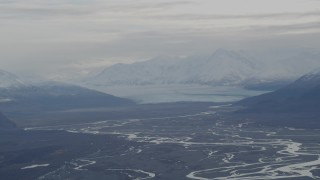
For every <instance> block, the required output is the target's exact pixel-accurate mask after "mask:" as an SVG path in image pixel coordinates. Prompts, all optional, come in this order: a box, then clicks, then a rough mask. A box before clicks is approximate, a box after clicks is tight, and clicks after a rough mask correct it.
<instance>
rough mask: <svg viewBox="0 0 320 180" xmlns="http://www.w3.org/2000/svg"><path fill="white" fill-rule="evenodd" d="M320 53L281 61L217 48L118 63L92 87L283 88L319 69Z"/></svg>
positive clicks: (92, 81) (91, 80)
mask: <svg viewBox="0 0 320 180" xmlns="http://www.w3.org/2000/svg"><path fill="white" fill-rule="evenodd" d="M319 59H320V54H319V53H314V52H301V53H295V54H293V55H291V56H286V57H281V59H278V60H276V61H275V60H274V59H260V58H257V57H256V56H253V55H250V54H249V53H246V52H244V51H230V50H224V49H218V50H216V51H215V52H214V53H213V54H211V55H209V56H206V55H195V56H188V57H173V56H161V57H157V58H153V59H151V60H148V61H144V62H137V63H133V64H115V65H113V66H110V67H107V68H106V69H104V70H103V71H102V72H101V73H98V74H97V75H95V76H93V77H90V78H88V79H86V80H85V81H84V84H86V85H89V86H90V87H92V86H113V85H150V84H151V85H152V84H156V85H159V84H206V85H213V86H217V85H229V86H230V85H231V86H244V87H247V88H259V86H260V87H262V86H264V85H265V86H266V85H267V86H275V85H276V86H277V87H280V86H283V85H284V84H288V83H289V82H292V81H293V80H294V79H296V78H298V77H299V76H301V75H303V74H305V73H308V72H310V71H312V70H314V69H316V68H319V67H320V61H319Z"/></svg>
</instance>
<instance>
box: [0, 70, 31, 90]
mask: <svg viewBox="0 0 320 180" xmlns="http://www.w3.org/2000/svg"><path fill="white" fill-rule="evenodd" d="M22 86H26V84H25V83H24V82H22V81H21V80H20V79H19V78H18V77H17V76H16V75H14V74H11V73H9V72H7V71H4V70H0V88H16V87H22Z"/></svg>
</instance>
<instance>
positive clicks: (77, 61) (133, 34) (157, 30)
mask: <svg viewBox="0 0 320 180" xmlns="http://www.w3.org/2000/svg"><path fill="white" fill-rule="evenodd" d="M317 7H320V2H319V1H318V0H224V1H221V0H170V1H169V0H153V1H149V0H134V1H133V0H109V1H102V0H56V1H43V0H6V1H0V27H1V28H0V38H1V42H0V64H1V66H2V67H3V68H7V69H8V70H12V71H19V72H22V71H25V72H26V71H27V72H28V71H29V72H31V71H32V72H36V73H39V74H45V75H47V76H49V77H50V76H52V75H55V76H56V74H57V72H59V73H62V74H65V75H67V74H68V72H71V71H74V72H77V73H78V74H86V73H88V72H90V70H92V69H95V68H101V67H103V66H106V65H110V64H113V63H117V62H133V61H136V60H143V59H147V58H149V57H153V56H158V55H162V54H172V55H188V54H194V53H204V52H206V53H208V52H210V51H213V50H214V49H216V48H220V47H226V48H232V49H234V48H236V49H253V48H264V49H266V48H314V47H320V46H319V45H320V43H319V42H318V40H317V39H319V38H320V37H319V36H320V20H319V19H320V9H319V8H317ZM77 73H76V74H77ZM78 74H77V75H78ZM77 75H75V76H77ZM62 76H63V75H62Z"/></svg>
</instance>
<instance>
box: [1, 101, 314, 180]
mask: <svg viewBox="0 0 320 180" xmlns="http://www.w3.org/2000/svg"><path fill="white" fill-rule="evenodd" d="M167 106H168V105H166V107H167ZM180 106H182V105H181V104H180ZM194 107H195V106H194V105H192V103H191V104H189V105H186V104H185V105H183V108H181V109H183V110H184V111H183V112H181V113H177V112H175V113H173V112H171V113H169V112H170V111H163V107H161V106H158V111H160V109H161V110H162V112H161V113H159V112H158V114H157V113H155V112H157V111H156V109H157V108H154V109H153V111H152V112H153V116H152V114H148V113H147V112H146V115H145V116H144V115H143V111H138V112H140V114H138V115H137V114H136V115H135V116H132V114H130V113H128V116H130V117H133V118H125V117H124V116H122V117H121V118H115V117H118V116H115V115H113V116H112V117H114V118H106V119H104V120H99V121H91V122H84V121H82V122H81V123H75V121H72V123H64V125H62V123H61V122H59V123H57V122H55V123H52V122H51V123H48V124H47V125H43V126H37V127H34V126H29V127H26V128H25V130H24V131H16V132H10V133H9V132H6V133H5V132H2V134H1V137H3V138H1V140H0V146H1V150H0V175H1V177H2V178H5V179H108V180H112V179H199V180H207V179H217V180H223V179H225V180H245V179H248V180H249V179H252V180H253V179H261V180H264V179H320V144H319V141H318V137H319V136H320V130H319V129H297V128H293V127H281V126H280V127H271V126H265V125H258V124H257V123H255V122H254V121H253V120H252V119H246V118H239V117H241V116H239V117H238V118H237V117H236V116H235V117H233V115H226V114H230V113H229V112H230V111H233V110H234V108H233V107H231V106H228V105H227V104H223V105H215V104H202V106H199V104H198V105H197V106H196V107H201V108H199V109H197V110H195V109H194ZM141 108H142V107H141ZM188 108H190V109H189V110H188ZM192 109H193V110H192ZM175 110H178V109H175ZM130 112H131V111H130ZM166 112H167V116H166ZM131 113H132V112H131ZM141 113H142V114H141Z"/></svg>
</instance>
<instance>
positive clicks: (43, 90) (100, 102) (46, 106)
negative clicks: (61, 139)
mask: <svg viewBox="0 0 320 180" xmlns="http://www.w3.org/2000/svg"><path fill="white" fill-rule="evenodd" d="M0 96H1V97H2V99H6V100H7V101H3V102H0V108H2V109H3V110H5V109H14V108H18V109H23V110H28V109H29V110H30V109H32V110H64V109H75V108H93V107H117V106H126V105H132V104H134V103H133V102H132V101H131V100H128V99H124V98H119V97H115V96H112V95H108V94H105V93H102V92H98V91H95V90H91V89H87V88H84V87H80V86H76V85H70V84H63V83H57V82H47V83H42V84H39V85H33V86H25V87H20V88H13V89H8V88H5V89H1V88H0Z"/></svg>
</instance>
